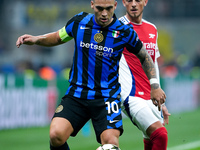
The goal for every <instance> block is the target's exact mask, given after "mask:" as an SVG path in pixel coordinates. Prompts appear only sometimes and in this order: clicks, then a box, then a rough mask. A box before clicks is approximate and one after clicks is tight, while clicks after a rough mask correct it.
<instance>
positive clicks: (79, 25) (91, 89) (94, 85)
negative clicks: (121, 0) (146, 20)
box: [65, 12, 142, 99]
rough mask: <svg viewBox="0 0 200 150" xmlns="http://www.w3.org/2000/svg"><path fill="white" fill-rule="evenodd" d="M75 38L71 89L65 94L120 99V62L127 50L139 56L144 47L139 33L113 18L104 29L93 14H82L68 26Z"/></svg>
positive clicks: (70, 34) (68, 23)
mask: <svg viewBox="0 0 200 150" xmlns="http://www.w3.org/2000/svg"><path fill="white" fill-rule="evenodd" d="M65 30H66V33H67V34H68V35H69V36H71V37H73V38H74V41H75V48H74V58H73V64H72V67H71V71H70V78H69V82H70V86H69V88H68V90H67V92H66V94H69V95H72V96H75V97H77V98H83V99H94V98H98V97H112V98H119V94H120V91H121V88H120V84H119V82H118V76H119V75H118V69H119V60H120V58H121V55H122V51H123V48H124V47H127V50H129V51H130V52H132V53H135V54H137V53H138V52H139V50H140V49H141V47H142V42H141V41H140V40H139V39H138V36H137V34H136V32H135V31H134V30H133V29H132V28H131V27H130V26H129V25H125V24H123V23H122V22H121V21H119V20H118V19H117V18H116V16H115V15H114V16H113V21H112V22H111V23H110V24H109V25H108V26H106V27H104V28H102V27H101V26H99V25H98V24H97V23H96V22H95V18H94V14H89V13H85V12H81V13H79V14H77V15H75V16H74V17H72V18H71V19H70V20H69V21H68V22H67V24H66V26H65Z"/></svg>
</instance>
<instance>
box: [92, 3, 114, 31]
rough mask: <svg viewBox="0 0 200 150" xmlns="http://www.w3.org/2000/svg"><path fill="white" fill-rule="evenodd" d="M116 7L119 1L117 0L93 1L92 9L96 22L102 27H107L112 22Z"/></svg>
mask: <svg viewBox="0 0 200 150" xmlns="http://www.w3.org/2000/svg"><path fill="white" fill-rule="evenodd" d="M116 7H117V1H115V0H93V1H91V8H92V9H94V14H95V21H96V22H97V24H99V25H100V26H102V27H105V26H107V25H109V24H110V23H111V22H112V20H113V18H112V17H113V15H114V10H115V9H116Z"/></svg>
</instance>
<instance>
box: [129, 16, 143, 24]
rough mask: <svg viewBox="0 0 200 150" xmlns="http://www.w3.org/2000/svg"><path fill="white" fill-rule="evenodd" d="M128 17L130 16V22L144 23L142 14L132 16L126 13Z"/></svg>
mask: <svg viewBox="0 0 200 150" xmlns="http://www.w3.org/2000/svg"><path fill="white" fill-rule="evenodd" d="M126 17H127V18H128V20H129V21H130V22H133V23H136V24H141V23H142V15H140V16H136V17H133V16H130V15H128V14H126Z"/></svg>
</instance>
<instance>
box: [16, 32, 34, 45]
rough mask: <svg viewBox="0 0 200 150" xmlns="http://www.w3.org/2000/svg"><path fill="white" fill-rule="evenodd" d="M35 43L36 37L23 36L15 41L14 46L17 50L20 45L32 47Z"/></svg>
mask: <svg viewBox="0 0 200 150" xmlns="http://www.w3.org/2000/svg"><path fill="white" fill-rule="evenodd" d="M36 41H37V37H35V36H32V35H28V34H25V35H22V36H20V37H19V38H18V39H17V41H16V46H17V48H19V47H20V45H22V44H27V45H33V44H35V43H36Z"/></svg>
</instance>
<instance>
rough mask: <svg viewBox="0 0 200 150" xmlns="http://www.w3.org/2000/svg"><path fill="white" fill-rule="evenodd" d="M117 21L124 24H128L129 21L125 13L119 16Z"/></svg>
mask: <svg viewBox="0 0 200 150" xmlns="http://www.w3.org/2000/svg"><path fill="white" fill-rule="evenodd" d="M119 21H121V22H122V23H123V24H125V25H127V24H129V22H130V21H129V20H128V19H127V17H126V16H125V15H124V16H122V17H120V18H119Z"/></svg>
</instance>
